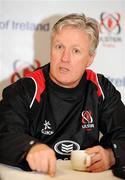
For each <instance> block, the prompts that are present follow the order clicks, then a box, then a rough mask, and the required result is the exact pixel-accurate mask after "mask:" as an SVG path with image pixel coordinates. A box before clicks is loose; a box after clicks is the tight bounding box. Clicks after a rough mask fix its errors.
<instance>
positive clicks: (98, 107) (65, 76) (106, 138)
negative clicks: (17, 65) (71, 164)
mask: <svg viewBox="0 0 125 180" xmlns="http://www.w3.org/2000/svg"><path fill="white" fill-rule="evenodd" d="M98 42H99V28H98V23H97V22H96V20H94V19H92V18H89V17H86V16H84V15H80V14H70V15H68V16H65V17H63V18H61V19H60V20H59V21H58V22H57V23H56V24H55V25H54V27H53V29H52V37H51V61H50V64H47V65H45V66H43V67H41V68H39V69H37V70H36V71H34V72H32V73H30V74H29V75H27V77H25V78H22V79H20V80H18V81H17V82H16V83H14V84H12V85H11V86H9V87H7V88H5V89H4V91H3V100H2V101H1V103H0V162H2V163H6V164H9V165H13V166H19V167H21V168H23V169H27V167H29V168H30V169H31V170H35V171H38V172H44V173H48V174H50V175H51V176H54V175H55V172H56V159H70V153H71V151H72V150H74V149H86V151H87V153H88V154H94V156H92V158H91V165H90V166H89V167H88V168H87V171H89V172H100V171H104V170H107V169H109V168H112V167H115V166H119V165H124V159H125V152H124V151H125V143H124V142H125V106H124V105H123V103H122V102H121V97H120V93H119V92H118V91H117V90H116V89H115V87H114V86H113V85H112V84H111V83H110V82H109V81H108V79H106V78H105V77H104V76H103V75H101V74H96V73H94V72H93V71H91V70H89V69H87V67H89V66H90V65H91V64H92V62H93V60H94V57H95V54H96V48H97V46H98ZM100 132H101V133H102V134H103V136H102V137H101V139H99V134H100Z"/></svg>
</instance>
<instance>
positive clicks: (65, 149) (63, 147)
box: [54, 140, 80, 155]
mask: <svg viewBox="0 0 125 180" xmlns="http://www.w3.org/2000/svg"><path fill="white" fill-rule="evenodd" d="M54 149H55V151H56V152H57V153H58V154H62V155H70V153H71V151H72V150H79V149H80V146H79V144H78V143H76V142H74V141H69V140H64V141H59V142H58V143H56V144H55V146H54Z"/></svg>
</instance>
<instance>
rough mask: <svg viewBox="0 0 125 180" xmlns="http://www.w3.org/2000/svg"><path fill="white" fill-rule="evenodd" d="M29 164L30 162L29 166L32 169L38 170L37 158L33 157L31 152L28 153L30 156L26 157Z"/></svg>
mask: <svg viewBox="0 0 125 180" xmlns="http://www.w3.org/2000/svg"><path fill="white" fill-rule="evenodd" d="M26 160H27V162H28V164H29V167H30V169H31V170H33V171H34V170H36V165H35V160H34V158H33V156H32V155H31V154H29V155H28V157H27V158H26Z"/></svg>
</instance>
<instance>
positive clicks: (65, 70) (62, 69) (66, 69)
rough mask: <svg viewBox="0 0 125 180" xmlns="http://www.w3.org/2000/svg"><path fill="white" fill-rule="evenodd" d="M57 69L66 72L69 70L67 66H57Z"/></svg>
mask: <svg viewBox="0 0 125 180" xmlns="http://www.w3.org/2000/svg"><path fill="white" fill-rule="evenodd" d="M59 70H60V72H61V73H67V72H69V69H68V68H65V67H59Z"/></svg>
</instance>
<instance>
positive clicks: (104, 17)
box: [100, 12, 121, 34]
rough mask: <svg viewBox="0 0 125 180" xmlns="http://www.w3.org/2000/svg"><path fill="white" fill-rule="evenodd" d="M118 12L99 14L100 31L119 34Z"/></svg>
mask: <svg viewBox="0 0 125 180" xmlns="http://www.w3.org/2000/svg"><path fill="white" fill-rule="evenodd" d="M120 19H121V17H120V14H119V13H105V12H103V13H101V15H100V32H101V33H105V32H107V33H112V34H119V33H120V32H121V26H120Z"/></svg>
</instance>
